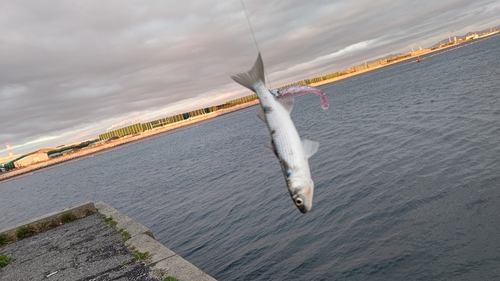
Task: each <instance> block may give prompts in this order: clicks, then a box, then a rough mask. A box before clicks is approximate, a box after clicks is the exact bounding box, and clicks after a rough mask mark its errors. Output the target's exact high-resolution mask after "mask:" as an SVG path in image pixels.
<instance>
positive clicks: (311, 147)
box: [302, 139, 319, 158]
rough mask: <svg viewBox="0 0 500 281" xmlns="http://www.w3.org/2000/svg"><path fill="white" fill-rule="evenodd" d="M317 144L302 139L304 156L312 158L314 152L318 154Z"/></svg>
mask: <svg viewBox="0 0 500 281" xmlns="http://www.w3.org/2000/svg"><path fill="white" fill-rule="evenodd" d="M318 148H319V142H316V141H312V140H308V139H303V140H302V149H303V150H304V154H305V155H306V157H307V158H309V157H311V156H313V155H314V154H315V153H316V152H318Z"/></svg>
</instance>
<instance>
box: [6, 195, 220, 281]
mask: <svg viewBox="0 0 500 281" xmlns="http://www.w3.org/2000/svg"><path fill="white" fill-rule="evenodd" d="M96 212H99V213H100V214H101V215H102V216H104V217H105V218H108V219H109V220H111V219H112V220H113V221H114V222H116V225H114V227H115V228H116V229H117V230H120V232H121V233H122V235H123V232H124V231H126V232H128V233H129V234H130V237H129V238H128V239H127V240H126V241H125V242H124V243H125V245H126V246H127V247H128V248H129V250H130V251H131V252H134V253H139V252H140V253H147V257H146V259H145V260H143V262H145V263H146V264H147V265H148V266H149V267H150V268H151V274H152V275H153V276H155V277H159V278H162V279H163V278H165V277H167V276H170V277H174V278H177V279H178V280H181V281H182V280H199V281H215V279H214V278H213V277H211V276H210V275H208V274H207V273H205V272H203V271H202V270H201V269H199V268H197V267H196V266H194V265H193V264H192V263H190V262H188V261H187V260H185V259H183V258H182V257H181V256H179V255H178V254H176V253H174V252H173V251H171V250H170V249H169V248H167V247H165V246H164V245H163V244H161V243H160V242H158V241H156V240H155V239H154V236H153V233H152V232H151V230H149V229H148V228H147V227H145V226H144V225H142V224H140V223H138V222H136V221H134V220H133V219H131V218H130V217H128V216H126V215H124V214H122V213H120V212H119V211H118V210H116V209H115V208H113V207H111V206H109V205H108V204H106V203H104V202H98V203H95V204H94V203H93V202H86V203H83V204H80V205H77V206H75V207H71V208H68V209H62V210H61V211H56V212H52V213H49V214H46V215H43V216H41V217H38V218H35V219H33V220H31V221H28V222H23V223H20V224H18V225H16V226H14V227H11V228H8V229H4V230H0V235H3V236H6V237H7V238H8V239H9V240H8V242H9V243H13V242H16V241H18V240H20V239H22V238H18V237H17V236H16V232H17V231H18V229H20V228H21V227H28V226H30V227H32V229H33V231H34V232H32V233H31V234H30V235H28V236H32V235H36V234H37V233H39V232H43V231H46V230H48V229H51V228H54V227H57V226H59V225H62V224H63V223H68V222H71V221H74V220H76V219H80V218H84V217H86V216H89V215H91V214H94V213H96ZM68 214H69V215H68ZM63 216H65V218H63ZM110 218H111V219H110ZM68 219H69V220H68ZM108 223H109V221H108Z"/></svg>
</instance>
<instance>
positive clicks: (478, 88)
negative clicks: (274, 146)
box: [0, 36, 500, 280]
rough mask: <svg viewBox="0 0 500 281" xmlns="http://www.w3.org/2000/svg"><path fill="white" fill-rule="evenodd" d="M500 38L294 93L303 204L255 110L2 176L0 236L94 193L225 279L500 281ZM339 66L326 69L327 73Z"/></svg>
mask: <svg viewBox="0 0 500 281" xmlns="http://www.w3.org/2000/svg"><path fill="white" fill-rule="evenodd" d="M499 53H500V36H496V37H493V38H488V39H486V40H485V39H483V40H480V41H474V42H473V43H467V44H462V45H459V46H458V47H453V48H452V49H447V50H444V51H438V52H437V53H433V54H428V55H426V56H423V57H422V62H420V63H416V62H415V61H413V60H411V61H405V62H402V63H399V64H396V65H392V66H388V67H385V68H381V69H378V70H375V71H371V72H368V73H365V74H362V75H358V76H355V77H352V78H349V79H345V80H341V81H339V82H336V83H332V84H327V85H324V86H321V88H322V89H324V90H325V91H326V93H327V96H328V98H329V100H330V108H329V109H328V110H322V109H321V107H320V102H319V99H318V97H317V96H316V95H310V96H304V97H300V98H297V99H296V103H295V107H294V111H293V113H292V118H293V120H294V122H295V124H296V126H297V129H298V131H299V133H300V135H301V136H302V137H303V138H308V139H311V140H315V141H318V142H320V148H319V151H318V153H317V154H316V155H314V156H313V157H312V158H310V161H309V162H310V166H311V173H312V177H313V180H314V181H315V192H314V202H313V208H312V210H311V211H310V212H309V213H307V214H301V213H300V212H299V210H297V208H296V207H295V206H294V204H293V202H292V200H291V198H290V196H289V194H288V191H287V189H286V185H285V181H284V179H283V175H282V172H281V171H280V165H279V162H278V160H277V159H276V158H275V156H274V155H273V153H272V152H271V151H270V150H269V149H267V148H265V147H264V143H265V142H267V141H269V139H270V137H269V133H268V131H267V128H266V126H265V125H264V123H262V121H260V120H259V119H258V118H257V116H256V113H257V112H258V106H253V107H250V108H247V109H244V110H241V111H238V112H235V113H232V114H229V115H225V116H223V117H219V118H216V119H212V120H209V121H206V122H203V123H199V124H197V125H195V126H190V127H186V128H183V129H180V130H176V131H174V132H169V133H165V134H162V135H159V136H156V137H152V138H148V139H146V140H143V141H141V142H136V143H132V144H127V145H124V146H121V147H119V148H117V149H115V150H112V151H108V152H106V153H101V154H96V155H94V156H93V157H90V156H89V157H86V158H83V159H81V160H79V161H76V162H72V163H66V164H64V165H60V166H57V167H55V168H52V169H46V170H42V171H37V172H35V173H34V174H32V175H30V176H26V177H22V178H19V179H15V180H11V181H8V182H4V183H0V194H1V196H0V214H1V216H0V228H6V227H9V226H12V225H14V224H16V223H19V222H22V221H25V220H28V219H31V218H34V217H36V216H39V215H42V214H45V213H48V212H52V211H57V210H60V209H62V208H64V207H70V206H73V205H76V204H79V203H81V202H85V201H88V200H92V201H94V202H98V201H104V202H106V203H108V204H110V205H112V206H113V207H115V208H117V209H118V210H120V211H121V212H123V213H125V214H126V215H128V216H130V217H132V218H134V219H135V220H137V221H139V222H140V223H142V224H144V225H145V226H147V227H148V228H150V229H151V230H152V232H153V233H154V235H155V237H156V239H157V240H158V241H160V242H161V243H162V244H164V245H165V246H167V247H169V248H171V249H172V250H173V251H175V252H177V253H178V254H179V255H181V256H182V257H184V258H185V259H187V260H189V261H190V262H192V263H193V264H195V265H196V266H198V267H199V268H200V269H202V270H204V271H205V272H207V273H208V274H210V275H212V276H213V277H215V278H217V279H220V280H499V279H500V219H499V218H500V145H499V142H500V80H499V77H500V61H499V60H498V54H499ZM333 71H335V70H334V69H333V70H332V72H333Z"/></svg>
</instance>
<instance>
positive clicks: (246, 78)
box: [231, 52, 266, 90]
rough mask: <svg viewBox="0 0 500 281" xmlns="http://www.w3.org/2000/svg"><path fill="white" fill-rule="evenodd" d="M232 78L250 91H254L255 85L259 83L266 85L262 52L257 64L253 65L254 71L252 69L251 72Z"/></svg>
mask: <svg viewBox="0 0 500 281" xmlns="http://www.w3.org/2000/svg"><path fill="white" fill-rule="evenodd" d="M231 78H232V79H233V80H234V81H236V82H238V83H239V84H241V85H243V86H245V87H247V88H248V89H250V90H254V85H255V83H258V82H259V81H261V82H262V83H263V84H265V83H266V79H265V78H264V63H263V62H262V57H261V56H260V52H259V56H258V57H257V60H256V61H255V64H254V65H253V67H252V69H250V71H248V72H246V73H240V74H236V75H233V76H231Z"/></svg>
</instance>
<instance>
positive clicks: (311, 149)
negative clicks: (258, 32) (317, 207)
mask: <svg viewBox="0 0 500 281" xmlns="http://www.w3.org/2000/svg"><path fill="white" fill-rule="evenodd" d="M231 78H232V79H233V80H234V81H236V82H238V83H239V84H241V85H243V86H245V87H247V88H248V89H250V90H252V91H254V92H255V93H256V94H257V96H258V97H259V100H260V106H261V109H262V110H261V113H260V114H259V118H260V119H262V121H264V122H265V123H266V124H267V127H268V129H269V133H270V134H271V139H272V141H271V143H268V144H267V145H266V146H267V147H269V148H271V149H272V150H273V151H274V154H275V155H276V157H277V158H278V160H279V161H280V163H281V170H282V171H283V175H284V177H285V181H286V184H287V187H288V192H289V193H290V196H291V197H292V200H293V202H294V204H295V206H297V208H298V209H299V210H300V211H301V212H302V213H306V212H308V211H309V210H311V208H312V198H313V194H314V182H313V181H312V179H311V172H310V170H309V162H308V159H309V157H311V156H312V155H314V154H315V153H316V152H317V151H318V147H319V143H317V142H314V141H311V140H307V139H304V140H301V139H300V136H299V133H298V132H297V129H296V128H295V125H294V124H293V121H292V119H291V118H290V113H291V112H292V108H293V102H294V99H293V98H288V99H277V98H276V97H275V96H274V95H273V94H272V93H271V92H270V91H269V90H268V89H267V88H266V85H265V78H264V64H263V63H262V58H261V56H260V53H259V56H258V57H257V61H256V62H255V65H254V66H253V68H252V69H251V70H250V71H248V72H246V73H241V74H237V75H234V76H231Z"/></svg>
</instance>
